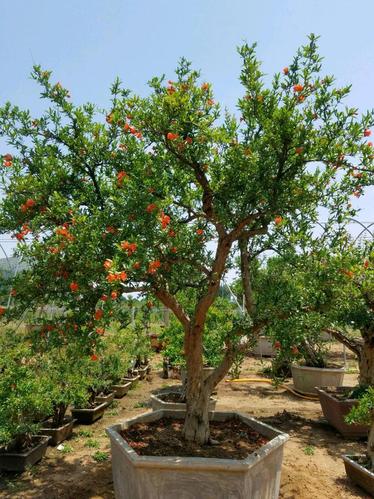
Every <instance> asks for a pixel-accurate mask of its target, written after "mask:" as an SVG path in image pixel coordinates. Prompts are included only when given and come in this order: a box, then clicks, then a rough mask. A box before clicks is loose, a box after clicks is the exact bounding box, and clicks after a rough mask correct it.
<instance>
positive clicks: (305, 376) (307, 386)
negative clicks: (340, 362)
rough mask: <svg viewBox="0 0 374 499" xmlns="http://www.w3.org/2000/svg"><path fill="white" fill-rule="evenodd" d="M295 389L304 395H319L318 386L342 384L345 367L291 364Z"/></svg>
mask: <svg viewBox="0 0 374 499" xmlns="http://www.w3.org/2000/svg"><path fill="white" fill-rule="evenodd" d="M291 371H292V379H293V384H294V387H295V390H296V391H298V392H300V393H303V394H304V395H317V391H316V390H315V387H316V386H342V384H343V379H344V373H345V369H344V368H343V367H342V368H325V367H324V368H319V367H307V366H298V365H295V364H293V365H292V366H291Z"/></svg>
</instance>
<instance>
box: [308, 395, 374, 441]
mask: <svg viewBox="0 0 374 499" xmlns="http://www.w3.org/2000/svg"><path fill="white" fill-rule="evenodd" d="M316 390H317V393H318V397H319V401H320V404H321V407H322V412H323V415H324V416H325V418H326V419H327V421H328V422H329V423H330V424H331V426H333V427H334V428H335V429H336V430H338V432H339V433H341V434H342V435H343V437H351V438H363V437H367V436H368V432H369V426H368V425H362V424H348V423H346V422H345V417H346V416H347V415H348V414H349V413H350V411H351V409H352V407H355V406H356V405H357V404H358V400H356V399H343V400H340V399H338V398H336V397H334V392H332V393H329V390H328V387H322V388H316ZM350 390H351V388H349V387H336V388H335V389H334V391H336V393H337V394H338V393H345V392H347V391H350Z"/></svg>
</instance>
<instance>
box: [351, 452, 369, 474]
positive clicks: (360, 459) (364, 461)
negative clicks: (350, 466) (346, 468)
mask: <svg viewBox="0 0 374 499" xmlns="http://www.w3.org/2000/svg"><path fill="white" fill-rule="evenodd" d="M349 457H350V459H352V461H356V463H357V464H359V465H360V466H362V467H363V468H365V469H367V470H368V471H370V472H371V473H374V469H373V468H372V467H371V461H370V459H369V458H368V456H349Z"/></svg>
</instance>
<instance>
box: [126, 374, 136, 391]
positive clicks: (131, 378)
mask: <svg viewBox="0 0 374 499" xmlns="http://www.w3.org/2000/svg"><path fill="white" fill-rule="evenodd" d="M139 379H140V376H139V374H137V375H136V376H135V375H134V376H125V377H124V378H123V381H125V382H126V383H131V384H130V388H131V387H132V386H133V385H135V383H136V382H137V381H139Z"/></svg>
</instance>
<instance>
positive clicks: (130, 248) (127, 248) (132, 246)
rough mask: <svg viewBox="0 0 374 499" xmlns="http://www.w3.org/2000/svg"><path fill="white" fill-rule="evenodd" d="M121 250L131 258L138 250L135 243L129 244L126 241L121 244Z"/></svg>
mask: <svg viewBox="0 0 374 499" xmlns="http://www.w3.org/2000/svg"><path fill="white" fill-rule="evenodd" d="M121 248H122V249H123V250H124V251H126V252H127V255H128V256H131V255H132V254H133V253H135V251H136V250H137V248H138V245H137V244H136V243H129V242H128V241H122V242H121Z"/></svg>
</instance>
